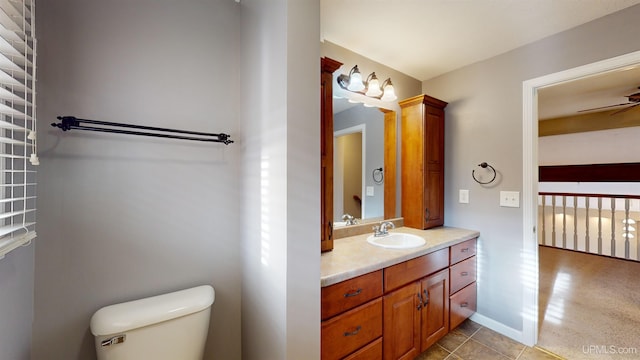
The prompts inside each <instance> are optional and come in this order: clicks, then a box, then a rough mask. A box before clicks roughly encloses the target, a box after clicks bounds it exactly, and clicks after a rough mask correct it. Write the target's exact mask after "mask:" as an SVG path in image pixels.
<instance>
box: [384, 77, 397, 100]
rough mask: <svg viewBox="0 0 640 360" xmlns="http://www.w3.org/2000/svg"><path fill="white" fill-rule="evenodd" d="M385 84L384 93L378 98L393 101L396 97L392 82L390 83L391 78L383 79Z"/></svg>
mask: <svg viewBox="0 0 640 360" xmlns="http://www.w3.org/2000/svg"><path fill="white" fill-rule="evenodd" d="M384 82H385V84H386V85H384V94H382V97H381V98H380V100H382V101H394V100H396V99H397V98H398V97H397V96H396V91H395V89H394V88H393V84H392V83H391V79H387V80H385V81H384Z"/></svg>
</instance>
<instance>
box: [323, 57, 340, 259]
mask: <svg viewBox="0 0 640 360" xmlns="http://www.w3.org/2000/svg"><path fill="white" fill-rule="evenodd" d="M341 65H342V63H341V62H338V61H335V60H333V59H330V58H327V57H323V58H321V59H320V224H321V225H320V226H321V229H320V251H323V252H324V251H330V250H332V249H333V73H334V72H335V71H336V70H338V68H340V66H341Z"/></svg>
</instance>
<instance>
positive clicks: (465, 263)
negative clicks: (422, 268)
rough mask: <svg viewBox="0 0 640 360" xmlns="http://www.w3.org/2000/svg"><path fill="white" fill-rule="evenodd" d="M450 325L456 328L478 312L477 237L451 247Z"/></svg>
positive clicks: (451, 327)
mask: <svg viewBox="0 0 640 360" xmlns="http://www.w3.org/2000/svg"><path fill="white" fill-rule="evenodd" d="M450 262H451V266H450V268H449V276H450V278H451V289H450V291H449V295H450V297H449V304H450V305H449V327H450V329H454V328H456V327H457V326H458V325H460V324H461V323H462V322H463V321H464V320H465V319H467V318H468V317H469V316H471V315H472V314H473V313H474V312H476V308H477V306H476V298H477V287H476V268H477V264H476V239H472V240H468V241H465V242H462V243H460V244H457V245H454V246H452V247H451V260H450Z"/></svg>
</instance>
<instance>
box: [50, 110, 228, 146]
mask: <svg viewBox="0 0 640 360" xmlns="http://www.w3.org/2000/svg"><path fill="white" fill-rule="evenodd" d="M57 119H58V120H60V121H61V122H59V123H51V126H53V127H57V128H59V129H61V130H62V131H68V130H71V129H77V130H87V131H99V132H108V133H116V134H127V135H141V136H152V137H160V138H169V139H180V140H194V141H207V142H220V143H224V144H225V145H229V144H231V143H233V140H231V139H229V137H230V136H229V135H228V134H224V133H220V134H212V133H204V132H197V131H188V130H176V129H166V128H159V127H152V126H142V125H133V124H122V123H114V122H108V121H98V120H88V119H78V118H76V117H75V116H58V117H57ZM82 123H86V124H91V125H99V126H87V125H83V124H82ZM121 128H126V129H137V130H146V131H155V132H145V131H133V130H123V129H121ZM176 134H185V135H176ZM186 135H193V136H186Z"/></svg>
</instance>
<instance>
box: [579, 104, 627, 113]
mask: <svg viewBox="0 0 640 360" xmlns="http://www.w3.org/2000/svg"><path fill="white" fill-rule="evenodd" d="M629 104H633V103H632V102H626V103H623V104H616V105H609V106H601V107H597V108H592V109H585V110H578V112H585V111H593V110H600V109H608V108H612V107H616V106H623V105H629Z"/></svg>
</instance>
